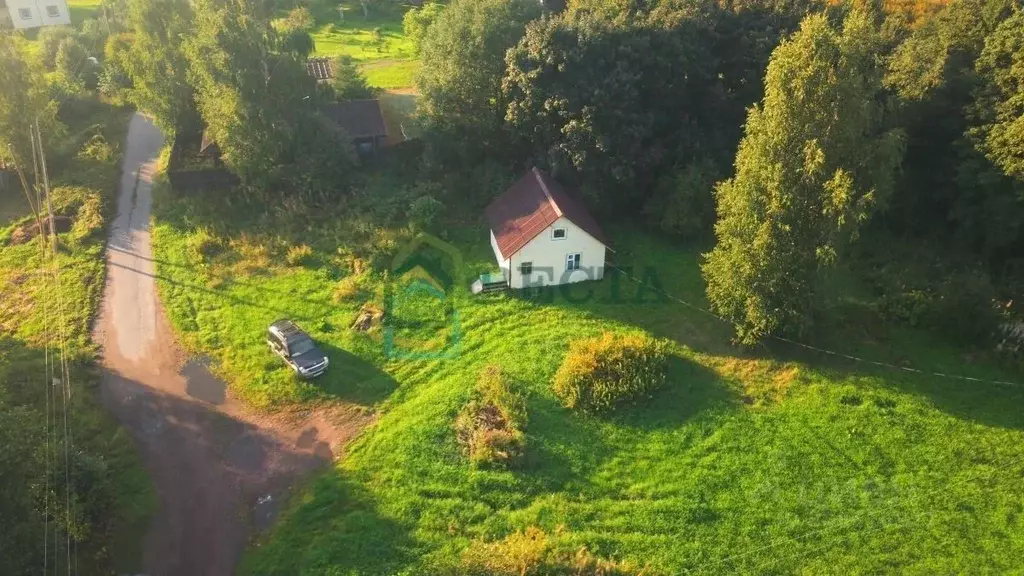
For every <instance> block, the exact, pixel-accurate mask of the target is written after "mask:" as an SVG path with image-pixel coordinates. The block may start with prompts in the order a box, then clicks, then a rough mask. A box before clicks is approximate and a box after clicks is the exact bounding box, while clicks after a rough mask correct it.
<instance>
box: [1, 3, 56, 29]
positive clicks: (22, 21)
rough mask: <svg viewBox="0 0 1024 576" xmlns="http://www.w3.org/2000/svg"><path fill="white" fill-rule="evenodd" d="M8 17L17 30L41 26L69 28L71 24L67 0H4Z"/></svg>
mask: <svg viewBox="0 0 1024 576" xmlns="http://www.w3.org/2000/svg"><path fill="white" fill-rule="evenodd" d="M4 2H5V3H6V4H7V12H8V17H9V18H10V19H11V25H12V26H14V27H15V28H18V29H21V28H39V27H40V26H62V25H63V26H67V25H70V24H71V11H70V10H68V3H67V0H4Z"/></svg>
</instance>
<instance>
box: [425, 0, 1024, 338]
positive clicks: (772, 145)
mask: <svg viewBox="0 0 1024 576" xmlns="http://www.w3.org/2000/svg"><path fill="white" fill-rule="evenodd" d="M1022 44H1024V15H1022V12H1021V6H1020V4H1019V3H1017V2H1015V1H1013V0H956V1H954V2H951V3H949V4H948V5H941V4H940V5H936V4H934V3H930V4H927V5H924V4H923V3H922V4H921V5H918V4H916V3H902V4H900V3H893V4H892V5H884V4H882V3H873V2H870V1H857V2H852V3H841V4H825V3H819V2H815V1H813V0H791V1H771V0H752V1H741V2H719V1H717V0H714V1H713V0H650V1H644V0H623V1H618V0H578V1H575V2H570V3H569V6H568V8H567V9H565V10H563V11H560V12H551V11H547V10H545V9H544V8H542V7H541V6H540V5H538V3H536V2H532V1H528V0H512V1H509V0H455V1H454V2H452V3H451V4H450V5H449V6H448V7H447V8H446V9H445V10H443V11H441V12H440V13H439V14H437V15H436V16H435V17H434V18H432V21H431V22H429V25H428V26H427V27H426V30H425V31H424V32H422V39H421V40H420V45H419V50H420V54H421V56H422V60H423V62H422V68H421V72H420V76H419V78H418V85H419V88H420V99H421V100H420V112H421V116H422V119H423V122H424V123H425V126H426V128H427V131H426V134H427V139H428V143H429V146H430V151H431V153H432V154H434V155H436V156H437V157H438V158H440V159H441V160H442V161H443V162H448V163H459V164H463V165H465V164H469V165H472V164H474V163H477V162H481V161H483V160H485V159H489V158H496V157H500V158H504V159H505V160H506V161H507V162H508V163H510V164H513V165H517V166H519V167H523V166H526V165H528V164H532V163H537V164H540V165H542V166H544V167H546V168H548V169H550V170H551V171H553V172H554V173H555V174H556V176H557V177H559V178H560V179H562V180H564V181H566V182H568V183H570V184H572V185H574V186H575V187H577V189H578V190H579V191H580V193H581V194H583V195H584V196H586V198H587V200H588V201H589V203H590V205H591V206H592V207H593V208H594V209H595V210H597V211H599V212H601V213H604V214H606V215H609V216H610V215H615V217H616V218H622V217H631V218H633V219H636V220H639V221H641V222H645V223H646V224H647V225H648V226H651V227H654V228H656V229H659V230H661V231H662V232H663V233H665V234H668V235H672V236H675V237H678V238H684V239H690V240H697V241H700V240H705V239H706V240H711V239H713V240H714V242H715V244H714V248H713V249H711V250H710V251H709V252H708V253H707V254H706V255H705V258H704V262H703V271H704V275H705V280H706V282H707V285H708V299H709V302H710V304H711V305H712V307H713V309H714V310H715V311H716V312H718V313H719V314H722V315H724V316H726V317H728V318H729V319H731V320H733V321H734V322H735V324H736V327H737V339H738V340H739V341H742V342H745V343H753V342H756V341H758V340H759V339H760V338H762V337H763V336H764V335H766V334H790V335H800V334H803V333H805V332H806V331H807V330H809V329H810V328H811V327H812V325H813V323H814V320H815V318H816V316H817V313H818V309H819V307H820V304H821V292H822V285H823V283H824V281H825V280H826V278H827V277H828V275H829V273H830V271H831V270H833V269H834V268H835V266H836V265H837V264H840V263H843V264H845V263H849V261H850V258H851V253H852V252H855V251H856V250H855V248H856V247H858V246H860V245H861V244H862V242H858V239H861V240H863V238H864V236H870V237H871V238H879V237H886V238H888V237H892V238H899V239H905V240H907V241H913V242H920V243H927V244H929V245H931V246H933V247H934V250H936V251H938V252H939V253H942V254H949V255H950V256H949V258H948V260H949V261H954V260H957V258H961V259H963V260H966V261H969V262H972V263H978V266H979V268H980V269H981V270H982V272H983V273H984V274H987V275H991V276H992V277H993V278H996V277H998V278H999V279H1000V280H1001V281H1006V282H1007V283H1008V282H1009V279H1008V278H1009V277H1008V276H1006V275H1005V274H1002V272H1003V271H1005V270H1006V269H1007V268H1006V267H1007V266H1008V265H1011V264H1013V263H1014V262H1016V263H1018V264H1019V263H1020V262H1021V255H1022V248H1024V230H1022V223H1024V218H1022V216H1024V213H1022V210H1024V171H1022V169H1021V167H1022V166H1024V161H1022V159H1024V100H1022V97H1021V94H1024V90H1022V88H1024V78H1022V75H1021V70H1024V66H1022V62H1024V61H1022V58H1024V56H1022V54H1024V50H1022ZM864 244H865V245H866V244H867V243H864ZM953 254H956V255H958V257H957V258H954V257H953V256H952V255H953ZM971 273H974V271H972V272H971ZM949 274H954V273H953V272H949ZM947 275H948V274H947ZM972 290H974V289H973V288H972ZM993 290H994V289H993V288H992V287H991V286H987V287H986V289H985V290H980V289H979V290H974V291H973V292H971V293H970V294H968V295H964V294H960V293H959V292H956V289H954V288H950V289H949V291H948V292H950V293H946V292H943V289H935V290H933V291H934V292H935V295H934V298H933V300H935V301H936V302H939V301H944V300H950V299H961V300H968V299H969V300H971V306H974V307H975V308H971V310H972V311H973V310H978V309H982V308H986V307H987V309H990V308H992V301H991V300H992V298H991V296H993V295H994V294H995V292H993ZM961 292H962V290H961ZM894 298H895V296H894ZM927 304H928V303H925V305H922V306H925V308H927ZM936 306H938V304H936ZM943 306H946V307H949V306H948V305H947V304H943ZM933 308H934V307H933ZM987 309H986V310H985V311H986V313H984V314H981V313H979V314H973V316H976V317H978V318H982V317H983V318H985V319H987V320H990V319H992V318H993V315H992V314H988V313H987ZM897 315H898V314H897ZM990 328H991V326H990Z"/></svg>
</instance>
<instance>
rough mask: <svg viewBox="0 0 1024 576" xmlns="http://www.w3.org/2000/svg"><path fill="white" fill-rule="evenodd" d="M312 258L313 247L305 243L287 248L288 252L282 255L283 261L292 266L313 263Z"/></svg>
mask: <svg viewBox="0 0 1024 576" xmlns="http://www.w3.org/2000/svg"><path fill="white" fill-rule="evenodd" d="M313 260H314V258H313V249H312V248H310V247H309V246H307V245H306V244H302V245H301V246H292V247H291V248H288V252H287V253H286V254H285V256H284V261H285V262H287V263H288V265H289V266H294V267H302V266H310V265H311V264H313Z"/></svg>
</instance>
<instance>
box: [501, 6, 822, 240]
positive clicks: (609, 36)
mask: <svg viewBox="0 0 1024 576" xmlns="http://www.w3.org/2000/svg"><path fill="white" fill-rule="evenodd" d="M793 5H799V6H800V7H801V8H802V9H804V10H806V9H807V8H808V7H809V6H811V4H810V3H807V2H795V3H793ZM787 10H790V9H787ZM791 10H792V12H796V8H793V9H791ZM798 22H799V19H798V18H794V17H793V15H792V13H791V12H790V11H781V9H777V8H775V7H772V6H769V4H768V3H767V2H749V3H747V4H743V5H735V6H729V7H723V6H720V5H719V4H718V3H716V2H710V1H703V0H696V1H689V2H685V3H680V2H673V1H671V0H667V1H664V2H660V3H653V5H652V7H650V8H647V7H634V8H632V9H627V7H626V6H618V7H616V6H615V5H612V4H608V3H603V2H586V3H575V4H573V6H571V7H570V9H569V10H568V11H566V12H565V13H563V14H560V15H556V16H553V17H549V18H545V19H542V20H537V21H534V22H533V23H531V24H530V25H529V26H528V27H527V32H526V35H525V37H524V38H523V39H522V40H521V41H520V42H519V44H518V45H517V46H516V47H515V48H513V49H512V50H510V51H509V52H508V54H507V59H506V74H505V79H504V83H503V89H504V91H505V98H506V100H507V101H508V107H507V115H506V120H507V121H508V123H509V125H510V127H511V128H512V129H513V131H514V133H515V135H516V136H517V137H518V138H517V140H518V142H520V143H522V147H523V148H526V149H528V150H529V153H530V154H531V155H532V156H533V157H534V158H535V159H537V160H538V161H540V162H541V163H545V164H548V165H550V166H551V167H552V168H553V169H554V171H555V172H557V173H559V176H561V177H563V178H567V179H568V180H576V182H575V183H577V184H580V187H581V189H582V190H583V192H584V193H585V194H588V195H590V196H591V197H592V198H591V199H592V200H594V201H597V202H599V203H601V204H603V205H605V207H606V209H608V210H609V211H611V210H614V211H616V212H617V213H618V212H621V211H622V210H629V209H633V207H634V206H643V205H645V204H648V203H652V204H651V205H650V206H649V209H650V210H660V209H661V208H664V207H667V206H668V205H670V204H672V203H673V202H672V201H675V200H683V196H680V195H669V194H668V193H667V191H668V188H670V187H671V184H668V182H669V181H670V180H672V179H674V178H675V177H676V176H678V172H679V168H680V167H685V166H688V165H690V164H691V163H693V162H696V161H699V162H701V163H710V164H711V166H710V168H712V170H711V172H716V173H725V172H726V170H725V167H726V165H727V164H728V163H729V162H731V160H732V158H733V157H734V155H735V152H736V145H737V143H738V142H739V139H740V137H741V135H742V130H741V126H742V121H743V117H744V114H745V110H746V109H747V107H749V106H750V105H751V104H753V103H754V102H756V101H757V100H758V99H759V98H760V96H761V88H760V86H761V85H762V84H763V82H762V78H763V75H764V68H765V65H766V63H767V60H768V55H769V53H770V50H771V48H772V47H774V46H775V45H776V44H777V43H778V41H779V39H780V37H781V36H782V35H784V34H785V33H786V32H788V31H789V30H790V29H795V27H796V25H797V23H798ZM716 165H717V166H716ZM704 167H705V168H707V167H709V166H704ZM691 175H692V174H691ZM711 188H712V187H711V186H703V187H702V188H701V189H702V192H700V193H699V194H697V195H689V196H688V197H687V198H686V200H687V201H689V200H692V201H694V202H696V204H694V205H693V206H692V207H690V208H692V211H693V212H700V211H701V205H703V206H707V205H710V204H712V203H713V200H712V195H711ZM651 190H654V191H655V193H654V194H653V195H652V194H651V192H650V191H651ZM677 190H681V189H677ZM696 191H697V190H696V189H695V188H692V187H690V188H687V194H689V193H690V192H696ZM670 196H671V198H670ZM666 202H667V203H666ZM675 206H677V207H678V208H679V211H675V214H676V215H682V214H683V213H684V212H685V211H686V210H687V209H688V208H687V207H686V206H683V205H681V204H679V203H675ZM634 210H635V209H634ZM650 210H649V211H650ZM666 216H668V215H666ZM673 221H675V222H673ZM677 223H679V224H682V223H683V221H682V220H677V219H675V218H674V217H671V216H668V217H667V218H666V219H665V220H664V221H663V222H662V224H665V225H667V226H668V228H671V229H673V230H676V231H678V232H679V233H682V234H689V232H683V230H684V229H686V228H689V224H688V223H686V224H683V225H682V227H680V226H677V225H676V224H677Z"/></svg>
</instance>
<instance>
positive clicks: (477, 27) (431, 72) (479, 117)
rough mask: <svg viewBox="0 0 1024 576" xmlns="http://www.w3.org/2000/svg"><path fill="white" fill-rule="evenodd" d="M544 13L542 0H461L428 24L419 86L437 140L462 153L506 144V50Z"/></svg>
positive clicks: (423, 110)
mask: <svg viewBox="0 0 1024 576" xmlns="http://www.w3.org/2000/svg"><path fill="white" fill-rule="evenodd" d="M539 14H540V5H539V3H538V2H536V0H455V1H454V2H452V4H451V5H449V6H448V8H446V9H445V10H444V11H443V12H442V13H441V15H440V16H439V17H438V18H437V20H436V21H435V22H434V24H433V25H431V26H430V27H429V28H428V29H427V32H426V35H425V36H424V38H423V42H422V45H421V48H420V54H421V58H422V66H421V67H420V72H419V75H418V77H417V86H418V87H419V92H420V97H419V100H418V107H419V112H420V114H421V117H422V119H423V123H424V125H425V127H426V128H428V130H429V133H430V136H431V137H432V139H431V141H432V143H434V144H435V145H437V146H439V147H450V148H452V149H453V151H456V152H469V151H471V150H472V151H486V150H490V149H496V148H500V146H501V145H502V144H504V142H505V139H504V128H503V125H504V116H505V101H504V97H503V95H502V91H501V79H502V76H503V75H504V72H505V51H506V50H508V49H509V48H511V47H512V46H515V44H516V43H517V42H518V41H519V39H520V38H522V36H523V34H524V31H525V29H526V23H527V22H529V21H530V20H533V19H534V18H536V17H537V16H538V15H539ZM461 143H464V144H461Z"/></svg>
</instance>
